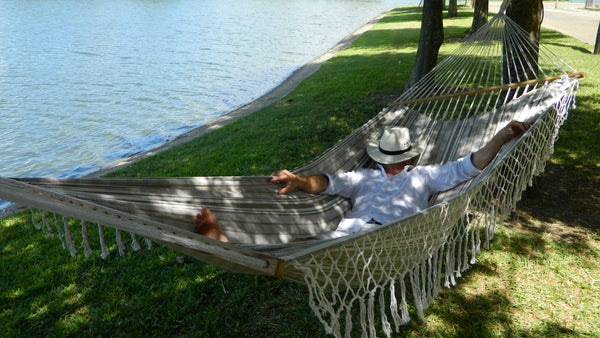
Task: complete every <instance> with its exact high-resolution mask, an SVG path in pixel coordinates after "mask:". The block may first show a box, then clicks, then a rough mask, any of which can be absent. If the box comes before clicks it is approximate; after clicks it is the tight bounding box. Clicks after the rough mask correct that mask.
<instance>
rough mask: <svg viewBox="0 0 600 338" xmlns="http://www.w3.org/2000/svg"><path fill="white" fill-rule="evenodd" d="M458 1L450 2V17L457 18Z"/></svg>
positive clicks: (451, 0)
mask: <svg viewBox="0 0 600 338" xmlns="http://www.w3.org/2000/svg"><path fill="white" fill-rule="evenodd" d="M457 2H458V0H450V1H448V17H449V18H456V17H457V16H458V4H457Z"/></svg>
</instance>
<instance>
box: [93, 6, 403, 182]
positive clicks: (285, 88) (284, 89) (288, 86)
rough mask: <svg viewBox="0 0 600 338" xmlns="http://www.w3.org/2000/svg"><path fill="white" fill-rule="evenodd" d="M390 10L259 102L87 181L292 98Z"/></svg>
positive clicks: (227, 114) (251, 103) (288, 79)
mask: <svg viewBox="0 0 600 338" xmlns="http://www.w3.org/2000/svg"><path fill="white" fill-rule="evenodd" d="M391 10H392V9H389V10H387V11H384V12H383V13H381V14H379V15H378V16H376V17H375V18H373V19H371V21H369V22H367V23H366V24H364V25H363V26H362V27H360V28H359V29H357V30H356V31H354V32H353V33H352V34H350V35H348V36H346V37H345V38H343V39H342V40H341V41H340V42H338V44H337V45H335V46H334V47H333V48H331V49H330V50H328V51H327V52H326V53H325V54H323V55H321V56H320V57H318V58H316V59H314V60H312V61H311V62H309V63H307V64H305V65H303V66H302V67H300V68H298V69H297V70H295V71H294V72H293V73H292V74H291V75H290V76H289V77H287V78H286V79H285V80H283V82H281V83H280V84H279V85H278V86H276V87H275V88H273V89H271V90H270V91H269V92H268V93H266V94H264V95H263V96H261V97H259V98H258V99H256V100H254V101H252V102H250V103H248V104H246V105H244V106H242V107H240V108H238V109H235V110H233V111H231V112H229V113H226V114H225V115H223V116H221V117H218V118H216V119H213V120H211V121H209V122H207V123H205V124H203V125H201V126H199V127H197V128H195V129H193V130H191V131H189V132H187V133H185V134H183V135H180V136H178V137H176V138H175V139H174V140H172V141H170V142H167V143H165V144H163V145H161V146H159V147H156V148H154V149H152V150H150V151H148V152H145V153H142V154H138V155H135V156H132V157H129V158H127V159H124V160H123V161H121V162H119V163H116V164H114V165H111V166H108V167H106V168H102V169H100V170H98V171H96V172H93V173H91V174H89V175H86V176H85V177H86V178H95V177H100V176H102V175H105V174H108V173H110V172H113V171H115V170H118V169H121V168H124V167H127V166H129V165H131V164H133V163H135V162H137V161H139V160H141V159H144V158H147V157H150V156H152V155H155V154H158V153H160V152H162V151H165V150H167V149H169V148H171V147H174V146H176V145H179V144H181V143H185V142H188V141H190V140H192V139H193V138H196V137H198V136H200V135H203V134H206V133H208V132H210V131H212V130H215V129H218V128H221V127H222V126H224V125H226V124H228V123H230V122H233V121H235V120H237V119H240V118H242V117H244V116H248V115H250V114H252V113H254V112H255V111H257V110H259V109H262V108H264V107H267V106H269V105H271V104H273V103H275V102H277V101H278V100H280V99H281V98H283V97H284V96H286V95H287V94H289V93H290V92H291V91H292V90H294V88H296V86H298V84H300V82H302V81H303V80H304V79H306V78H307V77H309V76H310V75H311V74H313V73H314V72H316V71H317V70H318V69H319V68H320V67H321V65H322V64H323V63H325V61H327V60H329V59H331V58H332V57H333V56H334V55H336V54H337V53H338V52H340V51H342V50H344V49H346V48H347V47H348V46H349V45H350V44H351V43H352V42H353V41H354V40H356V38H358V37H359V36H360V35H362V34H363V33H365V32H367V31H368V30H369V29H371V27H373V25H375V24H376V23H377V22H378V21H379V20H381V19H382V18H383V17H384V16H385V15H386V14H387V13H388V12H389V11H391Z"/></svg>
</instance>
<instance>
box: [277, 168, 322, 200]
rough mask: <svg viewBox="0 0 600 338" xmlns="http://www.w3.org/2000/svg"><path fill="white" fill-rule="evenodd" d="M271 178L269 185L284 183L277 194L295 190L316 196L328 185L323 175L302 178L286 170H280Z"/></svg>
mask: <svg viewBox="0 0 600 338" xmlns="http://www.w3.org/2000/svg"><path fill="white" fill-rule="evenodd" d="M272 176H273V177H271V179H270V180H269V182H271V183H284V184H285V187H283V188H281V189H279V191H277V193H278V194H280V195H281V194H287V193H289V192H292V191H294V190H296V189H300V190H303V191H305V192H308V193H311V194H318V193H321V192H323V191H325V189H327V185H328V184H329V180H328V179H327V176H325V175H315V176H307V177H302V176H298V175H296V174H294V173H292V172H290V171H288V170H281V171H277V172H274V173H273V175H272Z"/></svg>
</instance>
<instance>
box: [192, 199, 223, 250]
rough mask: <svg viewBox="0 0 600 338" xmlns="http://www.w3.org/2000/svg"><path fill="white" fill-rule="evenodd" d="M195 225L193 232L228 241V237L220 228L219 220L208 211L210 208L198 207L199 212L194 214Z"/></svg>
mask: <svg viewBox="0 0 600 338" xmlns="http://www.w3.org/2000/svg"><path fill="white" fill-rule="evenodd" d="M195 223H196V227H195V228H194V232H195V233H197V234H200V235H202V236H206V237H208V238H212V239H216V240H218V241H221V242H229V238H227V236H226V235H225V234H224V233H223V230H221V226H220V225H219V222H218V221H217V219H216V218H215V216H214V215H213V213H212V212H211V211H210V209H208V208H206V207H203V208H202V209H200V213H198V214H197V215H196V220H195Z"/></svg>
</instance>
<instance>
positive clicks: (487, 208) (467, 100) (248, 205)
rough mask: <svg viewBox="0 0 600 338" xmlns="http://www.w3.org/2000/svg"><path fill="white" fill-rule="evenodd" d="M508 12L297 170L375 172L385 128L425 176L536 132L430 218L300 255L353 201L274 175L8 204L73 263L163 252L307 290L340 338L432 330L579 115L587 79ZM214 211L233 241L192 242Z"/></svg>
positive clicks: (2, 185)
mask: <svg viewBox="0 0 600 338" xmlns="http://www.w3.org/2000/svg"><path fill="white" fill-rule="evenodd" d="M503 12H504V11H501V13H500V14H498V15H496V16H495V17H494V18H493V19H491V20H490V21H489V22H488V24H487V25H486V26H484V27H483V28H482V29H480V30H479V31H478V32H477V33H476V34H475V35H473V36H471V37H470V38H469V39H467V40H466V41H465V42H464V43H462V44H461V46H460V47H459V48H458V49H457V50H456V51H454V52H453V53H451V54H450V56H447V57H446V58H444V59H443V60H442V61H441V62H440V63H439V65H438V66H437V67H436V68H435V69H434V70H432V71H431V72H430V73H429V74H428V75H427V76H426V77H424V78H423V79H422V80H421V81H420V82H419V83H417V84H416V85H414V86H413V87H411V88H410V89H408V90H406V91H405V92H404V93H403V94H402V96H401V97H399V98H398V99H397V100H395V101H394V102H392V103H391V104H390V105H389V106H388V108H386V109H384V110H383V111H381V112H380V113H379V114H378V115H377V116H375V117H374V118H373V119H371V120H370V121H368V122H367V123H366V124H364V125H363V126H362V127H361V128H359V129H358V130H356V131H355V132H354V133H353V134H351V135H350V136H348V137H347V138H345V139H344V140H342V141H341V142H340V143H338V144H337V145H335V146H334V147H332V148H331V149H330V150H328V151H327V152H325V153H324V154H322V155H321V156H320V157H318V158H317V159H315V160H314V161H312V162H310V163H307V164H306V165H304V166H302V167H300V168H297V169H296V170H295V172H296V173H297V174H300V175H310V174H319V173H324V172H328V173H335V172H341V171H348V170H353V169H357V168H361V167H368V166H371V165H373V163H372V162H371V160H370V159H369V157H368V156H367V154H366V151H365V146H366V144H367V141H368V140H370V139H371V138H379V134H378V133H379V131H380V130H381V127H382V126H384V125H402V126H406V127H408V128H409V129H410V130H411V133H412V137H411V138H412V139H417V140H419V141H420V143H421V144H422V145H423V147H424V149H425V150H424V152H423V153H422V155H421V156H420V158H419V159H418V164H420V165H428V164H441V163H444V162H447V161H451V160H455V159H458V158H460V157H463V156H465V155H467V154H468V153H469V152H471V151H475V150H477V149H479V148H480V147H482V146H483V145H484V144H485V143H486V142H487V141H488V140H489V139H490V138H491V137H492V136H493V135H494V134H495V133H496V132H497V131H498V130H499V129H500V128H502V127H503V126H504V125H505V124H506V123H508V122H509V121H510V120H512V119H517V120H522V121H529V122H535V123H534V125H533V126H532V128H530V129H529V130H528V131H527V132H526V133H525V135H523V136H522V137H520V138H518V139H515V140H512V141H511V142H509V143H508V144H507V145H505V146H504V148H503V149H502V150H501V152H500V153H499V154H498V156H497V157H496V158H495V159H494V161H493V162H492V163H491V164H490V165H489V166H488V167H487V168H486V169H485V170H484V171H483V172H482V173H481V174H480V175H479V176H477V177H476V178H474V179H472V180H470V181H468V182H465V183H463V184H461V185H459V186H458V187H456V188H455V189H452V190H450V191H446V192H444V193H441V194H439V195H436V196H432V197H431V206H430V207H429V208H428V209H426V210H424V211H422V212H420V213H418V214H415V215H410V216H407V217H405V218H403V219H400V220H397V221H395V222H392V223H390V224H383V225H380V226H377V227H375V228H372V229H369V230H366V231H362V232H358V233H356V234H352V235H348V236H345V237H342V238H337V239H332V240H319V241H308V242H299V243H290V240H292V239H295V238H301V237H308V236H312V235H315V234H318V233H321V232H323V231H328V230H334V229H335V228H336V226H337V223H338V221H339V220H340V219H341V218H342V216H343V215H344V214H345V212H346V211H348V210H349V209H350V207H351V206H350V203H349V201H348V200H346V199H344V198H341V197H334V196H324V195H311V194H307V193H303V192H295V193H292V194H289V195H284V196H280V195H277V194H276V193H275V192H276V190H277V187H275V186H274V185H272V184H269V183H267V182H266V181H267V179H268V178H267V177H190V178H151V179H138V178H135V179H132V178H122V179H120V178H110V179H109V178H97V179H56V178H27V179H8V178H0V199H3V200H7V201H11V202H14V203H17V204H20V205H25V206H29V207H31V208H32V222H33V224H34V225H35V226H36V228H38V229H40V230H42V231H44V232H47V233H49V234H52V235H58V237H59V238H61V241H62V243H63V246H64V247H65V248H67V249H68V250H69V251H70V252H71V254H72V255H75V254H76V253H77V252H79V251H82V252H83V253H84V254H85V255H90V254H92V253H93V252H94V251H95V250H99V251H100V253H101V255H102V256H103V257H105V256H106V255H108V254H109V253H110V251H111V249H110V248H111V247H113V249H112V250H114V247H116V248H117V249H118V251H119V252H123V251H124V250H125V249H126V247H128V246H131V247H132V248H133V249H134V250H137V249H139V248H140V247H144V246H150V245H151V243H152V242H156V243H159V244H162V245H166V246H168V247H171V248H173V249H175V250H177V251H179V252H182V253H184V254H187V255H189V256H192V257H195V258H197V259H200V260H202V261H204V262H207V263H209V264H213V265H215V266H218V267H221V268H223V269H226V270H228V271H232V272H237V273H250V274H264V275H271V276H276V277H283V278H287V279H290V280H294V281H299V282H301V283H304V284H306V285H307V286H308V290H309V300H308V301H309V304H310V306H311V308H312V309H313V311H314V313H315V314H316V316H317V317H318V319H319V320H320V321H321V323H322V324H323V326H324V328H325V330H326V331H327V332H328V333H330V334H333V335H335V336H341V335H342V334H345V335H346V336H349V335H350V333H351V331H352V330H353V328H354V329H356V328H357V327H358V328H359V329H360V330H361V331H362V333H363V335H369V336H375V335H376V334H377V332H376V331H377V330H378V329H376V327H380V328H381V330H383V332H384V334H386V335H388V336H389V335H391V333H392V332H393V330H394V329H395V330H396V331H397V330H398V327H399V326H400V325H402V324H405V323H407V322H408V321H409V317H410V316H409V311H408V304H412V305H413V306H414V308H415V309H416V313H417V314H418V316H419V317H420V318H422V319H423V318H424V310H425V309H426V308H427V307H428V305H429V304H430V302H431V301H432V300H433V299H435V298H436V296H437V295H438V293H439V292H440V289H441V287H442V286H451V285H454V284H455V283H456V279H457V278H458V277H460V276H461V273H462V272H464V271H465V270H466V269H468V267H469V266H470V264H474V263H475V261H476V255H477V254H478V253H479V252H480V250H481V248H482V247H483V248H485V247H488V245H489V242H490V240H491V238H492V236H493V234H494V229H495V227H496V225H497V224H500V223H501V222H502V221H503V219H505V218H506V217H507V216H508V215H509V214H510V213H511V212H512V211H513V210H514V209H515V204H516V202H517V201H518V200H519V198H520V196H521V192H522V191H523V190H524V189H525V188H526V187H527V185H528V184H531V182H532V178H533V177H534V176H535V175H537V174H539V173H540V172H542V171H543V169H544V165H545V162H546V161H547V160H548V158H549V157H550V156H551V154H552V152H553V145H554V142H555V140H556V139H557V136H558V131H559V128H560V126H561V125H562V123H563V122H564V121H565V119H566V118H567V114H568V109H569V108H570V107H571V106H572V105H573V103H574V95H575V92H576V90H577V87H578V81H577V78H578V77H580V76H582V74H581V73H576V72H575V71H574V70H573V69H572V68H571V67H569V66H568V65H566V64H565V63H564V62H563V61H562V60H560V58H558V57H557V56H556V55H554V54H553V53H551V52H550V51H549V50H548V49H546V48H545V47H544V46H543V45H541V44H540V43H539V42H537V41H534V40H531V39H530V37H529V36H528V34H527V33H526V32H524V31H523V30H522V29H521V28H520V27H519V26H518V25H516V24H515V23H514V22H512V21H511V20H510V19H509V18H507V17H506V16H505V15H504V14H503ZM202 206H206V207H209V208H210V209H211V210H212V211H213V213H214V214H215V215H216V217H217V218H218V219H219V221H220V224H221V226H222V227H223V229H224V231H225V233H226V234H227V235H228V236H229V238H230V239H231V240H232V243H222V242H218V241H215V240H211V239H208V238H205V237H203V236H200V235H197V234H195V233H193V226H194V224H193V219H194V216H195V214H196V213H197V212H198V210H199V209H200V208H201V207H202ZM92 232H94V233H93V235H91V233H92ZM126 233H130V235H126ZM92 238H93V240H92ZM143 240H145V241H146V243H145V244H144V243H143V242H142V244H140V241H143ZM96 243H99V245H96ZM376 316H378V317H379V318H376ZM357 317H358V318H357ZM376 322H377V323H379V324H375V323H376Z"/></svg>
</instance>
